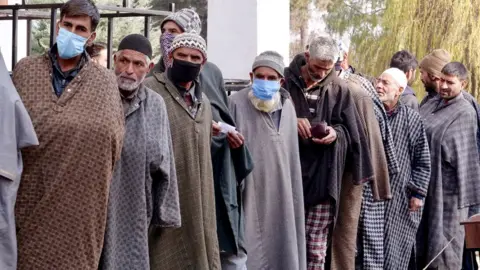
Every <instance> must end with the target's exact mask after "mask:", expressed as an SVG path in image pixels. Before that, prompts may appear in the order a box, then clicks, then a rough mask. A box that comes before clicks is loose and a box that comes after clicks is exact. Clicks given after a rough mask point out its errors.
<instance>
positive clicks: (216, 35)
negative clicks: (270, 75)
mask: <svg viewBox="0 0 480 270" xmlns="http://www.w3.org/2000/svg"><path fill="white" fill-rule="evenodd" d="M207 43H208V58H209V61H211V62H213V63H215V64H216V65H217V66H218V67H219V68H220V69H221V70H222V72H223V76H224V78H226V79H248V78H249V75H248V74H249V73H250V71H251V66H252V63H253V60H254V59H255V56H257V55H258V54H259V53H261V52H262V51H265V50H275V51H278V52H279V53H280V54H282V55H283V57H284V58H285V63H288V61H289V59H288V55H289V45H290V11H289V0H209V1H208V37H207Z"/></svg>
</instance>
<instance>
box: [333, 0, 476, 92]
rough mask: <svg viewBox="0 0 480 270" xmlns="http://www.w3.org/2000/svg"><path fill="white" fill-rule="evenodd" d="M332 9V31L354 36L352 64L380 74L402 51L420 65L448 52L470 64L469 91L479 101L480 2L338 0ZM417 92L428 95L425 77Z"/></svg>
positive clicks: (454, 57) (460, 0)
mask: <svg viewBox="0 0 480 270" xmlns="http://www.w3.org/2000/svg"><path fill="white" fill-rule="evenodd" d="M345 3H347V4H355V5H350V6H349V5H347V4H345ZM365 6H370V7H371V8H368V9H365ZM361 7H363V9H362V8H361ZM328 10H329V12H330V13H329V14H328V15H327V16H326V20H327V25H328V26H329V30H330V31H331V32H333V33H349V34H350V35H351V46H350V51H351V52H350V56H351V58H350V61H351V62H352V64H353V65H354V66H356V67H357V68H358V69H359V70H361V71H362V72H365V73H367V74H371V75H373V76H378V75H379V74H380V73H381V72H382V71H383V70H384V69H385V68H387V67H388V64H389V62H390V58H391V57H392V55H393V54H394V53H395V52H396V51H398V50H402V49H406V50H409V51H411V52H412V53H414V54H415V55H416V56H417V58H418V60H419V61H420V60H421V59H422V58H423V57H424V56H425V55H426V54H428V53H429V52H430V51H432V50H433V49H437V48H443V49H445V50H447V51H449V52H450V53H451V54H452V59H453V60H454V61H460V62H462V63H464V64H465V65H466V66H467V68H468V69H469V71H470V84H469V91H470V93H472V94H473V95H474V96H475V97H476V98H477V99H478V98H479V94H480V81H479V79H478V76H479V74H480V64H479V63H480V38H479V37H480V24H478V17H479V14H480V0H458V1H447V0H381V1H379V0H358V1H353V0H350V1H347V0H345V1H340V0H335V1H332V3H331V4H330V5H329V7H328ZM359 11H360V12H359ZM375 11H377V12H375ZM418 77H419V76H417V78H418ZM414 88H415V89H416V90H417V91H416V92H417V94H418V96H419V98H421V97H423V96H424V95H425V93H424V90H423V85H422V84H421V82H420V80H419V79H417V81H416V83H415V84H414Z"/></svg>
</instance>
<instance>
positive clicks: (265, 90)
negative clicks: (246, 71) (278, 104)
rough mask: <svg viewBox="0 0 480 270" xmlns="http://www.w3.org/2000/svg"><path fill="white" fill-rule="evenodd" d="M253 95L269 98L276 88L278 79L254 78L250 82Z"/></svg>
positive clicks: (278, 88)
mask: <svg viewBox="0 0 480 270" xmlns="http://www.w3.org/2000/svg"><path fill="white" fill-rule="evenodd" d="M252 89H253V95H254V96H255V97H256V98H258V99H261V100H271V99H272V98H273V95H275V94H276V93H277V92H278V90H280V81H269V80H261V79H254V80H253V84H252Z"/></svg>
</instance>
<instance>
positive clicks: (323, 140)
mask: <svg viewBox="0 0 480 270" xmlns="http://www.w3.org/2000/svg"><path fill="white" fill-rule="evenodd" d="M327 132H328V135H327V136H325V137H323V138H321V139H318V138H312V141H313V142H314V143H316V144H326V145H328V144H331V143H333V142H334V141H335V140H336V139H337V132H336V131H335V129H334V128H332V127H331V126H328V127H327Z"/></svg>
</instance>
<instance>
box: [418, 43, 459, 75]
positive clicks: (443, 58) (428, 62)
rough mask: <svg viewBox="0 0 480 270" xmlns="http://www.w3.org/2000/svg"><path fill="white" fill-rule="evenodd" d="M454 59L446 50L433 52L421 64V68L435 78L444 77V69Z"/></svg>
mask: <svg viewBox="0 0 480 270" xmlns="http://www.w3.org/2000/svg"><path fill="white" fill-rule="evenodd" d="M451 59H452V57H451V56H450V54H449V53H448V52H447V51H446V50H444V49H436V50H433V51H432V52H431V53H430V54H428V55H427V56H425V57H424V58H423V59H422V61H421V62H420V65H419V67H420V68H421V69H423V70H425V71H426V72H428V73H430V74H432V75H433V76H436V77H440V76H442V69H443V67H444V66H445V65H446V64H448V63H449V62H450V60H451Z"/></svg>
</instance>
